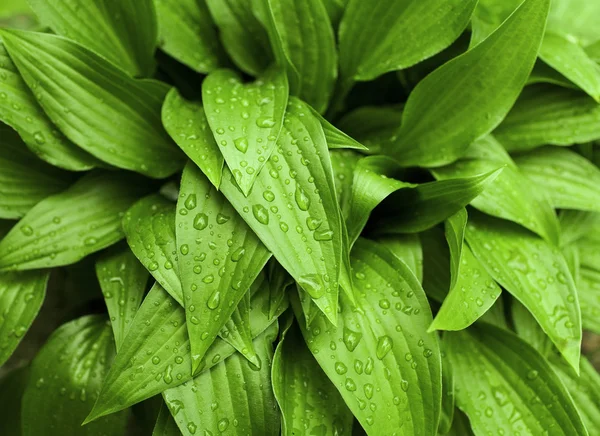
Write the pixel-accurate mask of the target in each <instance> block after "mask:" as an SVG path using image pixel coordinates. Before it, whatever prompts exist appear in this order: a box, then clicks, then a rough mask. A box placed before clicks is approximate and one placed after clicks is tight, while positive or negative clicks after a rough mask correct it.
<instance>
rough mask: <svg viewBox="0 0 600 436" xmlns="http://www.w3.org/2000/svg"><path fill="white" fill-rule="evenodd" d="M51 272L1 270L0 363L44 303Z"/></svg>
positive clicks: (18, 341) (10, 352) (15, 344)
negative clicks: (3, 271)
mask: <svg viewBox="0 0 600 436" xmlns="http://www.w3.org/2000/svg"><path fill="white" fill-rule="evenodd" d="M49 275H50V274H49V272H48V271H45V270H40V271H22V272H7V273H0V338H1V339H0V366H2V365H3V364H4V363H5V362H6V361H7V360H8V358H9V357H10V356H11V355H12V353H13V352H14V351H15V349H16V348H17V345H19V343H20V342H21V339H23V336H25V333H27V330H29V327H30V326H31V323H33V320H34V319H35V317H36V316H37V314H38V312H39V310H40V308H41V307H42V303H43V302H44V297H45V295H46V284H47V283H48V277H49Z"/></svg>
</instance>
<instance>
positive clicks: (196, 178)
mask: <svg viewBox="0 0 600 436" xmlns="http://www.w3.org/2000/svg"><path fill="white" fill-rule="evenodd" d="M177 209H178V213H177V214H176V216H175V228H176V231H175V233H176V238H177V251H178V253H179V254H178V256H179V276H180V278H181V286H182V288H183V296H184V302H185V309H186V319H187V328H188V332H189V335H190V338H192V341H191V353H192V359H193V360H194V362H195V363H196V365H194V367H193V368H192V371H193V372H194V373H195V372H196V370H197V365H198V364H199V363H200V362H201V360H202V358H203V357H204V354H205V353H206V350H208V348H209V347H210V345H211V344H212V343H213V341H214V340H215V338H216V336H217V333H218V332H219V331H220V330H221V328H222V327H223V326H224V325H225V323H226V322H227V321H228V320H229V319H230V317H231V316H232V314H234V312H236V308H237V307H238V304H239V303H240V301H241V300H242V297H243V296H244V294H246V293H247V291H248V289H249V288H250V286H251V285H252V283H253V282H254V280H255V279H256V277H257V276H258V275H259V273H260V272H261V271H262V269H263V267H264V266H265V264H266V263H267V260H269V257H270V256H271V253H269V252H268V250H267V249H266V248H265V246H264V245H263V244H262V242H261V241H260V239H258V237H257V236H256V235H255V234H254V232H252V230H250V228H249V227H248V225H247V224H246V222H245V221H244V220H243V219H242V217H240V216H239V215H238V213H237V212H236V211H235V209H234V208H233V207H232V206H231V204H230V203H229V202H228V201H227V200H226V199H225V197H224V196H223V194H222V193H220V192H219V191H217V189H216V188H215V187H214V186H213V185H212V184H211V183H210V182H209V180H208V179H207V178H206V176H204V174H202V172H201V171H200V170H199V169H198V167H196V165H195V164H193V163H188V165H187V166H186V167H185V169H184V172H183V177H182V180H181V189H180V194H179V201H178V203H177ZM246 316H247V314H246ZM235 319H237V320H238V321H243V318H241V314H240V313H237V314H236V317H235ZM242 327H243V326H242V325H240V328H238V330H240V333H242V332H243V329H242ZM250 339H251V338H250ZM249 346H250V347H249V348H247V347H244V348H245V351H246V353H244V354H245V356H246V357H247V358H249V359H251V360H252V361H253V362H254V363H255V364H257V365H258V364H259V363H258V361H257V360H256V356H255V355H252V353H253V350H252V348H251V347H252V344H251V343H250V344H249ZM236 348H237V347H236Z"/></svg>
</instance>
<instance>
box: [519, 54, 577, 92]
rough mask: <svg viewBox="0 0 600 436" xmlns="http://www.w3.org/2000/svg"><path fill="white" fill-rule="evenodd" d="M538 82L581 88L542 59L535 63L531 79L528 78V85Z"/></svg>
mask: <svg viewBox="0 0 600 436" xmlns="http://www.w3.org/2000/svg"><path fill="white" fill-rule="evenodd" d="M536 83H549V84H551V85H558V86H562V87H564V88H570V89H579V88H578V87H577V85H575V84H574V83H573V82H571V81H570V80H568V79H567V78H566V77H565V76H563V75H562V74H560V73H559V72H558V71H556V70H554V69H552V67H550V66H549V65H547V64H545V63H544V62H542V61H540V60H538V61H537V62H536V63H535V65H534V67H533V70H532V71H531V74H530V75H529V79H528V80H527V85H533V84H536ZM517 101H518V100H517Z"/></svg>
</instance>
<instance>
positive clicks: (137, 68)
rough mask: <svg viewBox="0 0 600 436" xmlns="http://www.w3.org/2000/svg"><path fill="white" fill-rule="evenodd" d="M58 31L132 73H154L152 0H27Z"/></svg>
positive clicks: (154, 32) (155, 32) (154, 37)
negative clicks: (92, 0)
mask: <svg viewBox="0 0 600 436" xmlns="http://www.w3.org/2000/svg"><path fill="white" fill-rule="evenodd" d="M28 1H29V5H30V6H31V8H32V9H33V11H34V12H35V14H36V15H37V16H38V18H39V19H40V22H41V23H42V24H44V25H46V26H48V27H50V28H51V29H52V30H53V31H54V32H55V33H57V34H59V35H62V36H64V37H66V38H70V39H72V40H73V41H75V42H78V43H80V44H81V45H83V46H85V47H87V48H89V49H90V50H92V51H94V52H96V53H98V54H99V55H101V56H103V57H105V58H106V59H108V60H109V61H111V62H112V63H113V64H115V65H116V66H118V67H119V68H121V69H122V70H125V71H127V72H128V73H129V74H131V75H132V76H151V75H152V73H153V70H154V51H155V49H156V41H157V39H158V38H157V37H158V35H157V29H156V12H155V10H154V1H153V0H100V1H94V2H89V1H84V0H66V1H65V0H28Z"/></svg>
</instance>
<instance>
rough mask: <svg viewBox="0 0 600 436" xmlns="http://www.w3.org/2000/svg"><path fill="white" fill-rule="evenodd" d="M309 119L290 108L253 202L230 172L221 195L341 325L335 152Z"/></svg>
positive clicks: (258, 180)
mask: <svg viewBox="0 0 600 436" xmlns="http://www.w3.org/2000/svg"><path fill="white" fill-rule="evenodd" d="M302 113H304V114H305V116H303V117H302V116H301V115H300V114H302ZM309 114H310V112H308V111H305V110H304V108H303V106H302V105H299V104H297V103H296V102H294V103H292V104H290V105H289V106H288V112H287V114H286V120H285V122H284V123H283V128H282V131H281V134H280V137H279V139H278V141H277V148H276V149H275V150H274V151H273V154H272V155H271V157H270V158H269V160H268V161H267V162H266V163H265V167H264V168H263V170H262V171H261V173H260V174H259V175H258V177H257V178H256V181H255V183H254V187H253V188H252V190H251V191H250V194H249V196H248V198H246V197H245V196H244V195H243V193H242V192H241V191H240V190H239V188H238V187H237V186H236V185H235V181H234V178H233V176H232V175H231V174H230V173H229V172H226V174H225V176H224V177H223V181H222V184H221V189H222V190H223V193H224V194H225V196H226V197H227V199H228V200H229V201H230V202H231V204H232V205H233V207H235V209H236V210H237V212H238V213H239V214H240V215H241V216H242V218H244V220H246V222H247V223H248V225H249V226H250V228H251V229H252V230H253V231H254V232H255V233H256V234H257V236H258V237H259V238H260V239H261V241H262V242H263V243H264V244H265V246H266V247H267V248H268V249H269V250H270V251H271V252H272V253H273V255H274V256H275V258H276V259H277V261H278V262H279V263H280V264H281V265H282V266H283V267H284V268H285V269H286V270H287V271H288V272H289V273H290V275H291V276H292V277H293V278H294V279H295V280H296V281H297V282H298V283H299V284H300V285H301V286H302V287H303V288H304V290H305V291H307V292H308V293H309V294H310V296H311V297H312V298H313V299H314V300H315V302H316V303H317V305H318V306H319V308H320V309H321V310H323V311H324V312H325V313H326V314H327V316H328V317H329V318H330V320H331V321H332V322H334V323H335V319H336V316H337V295H338V277H339V276H340V267H341V263H342V262H341V261H342V259H343V258H342V251H343V248H344V244H345V242H344V235H343V231H342V218H341V213H340V210H339V207H338V203H337V199H336V195H335V186H334V181H333V171H332V168H331V161H330V159H329V150H328V149H327V143H326V141H325V136H324V134H323V129H322V128H321V125H320V124H319V121H318V120H317V119H316V118H314V117H311V116H309Z"/></svg>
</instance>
